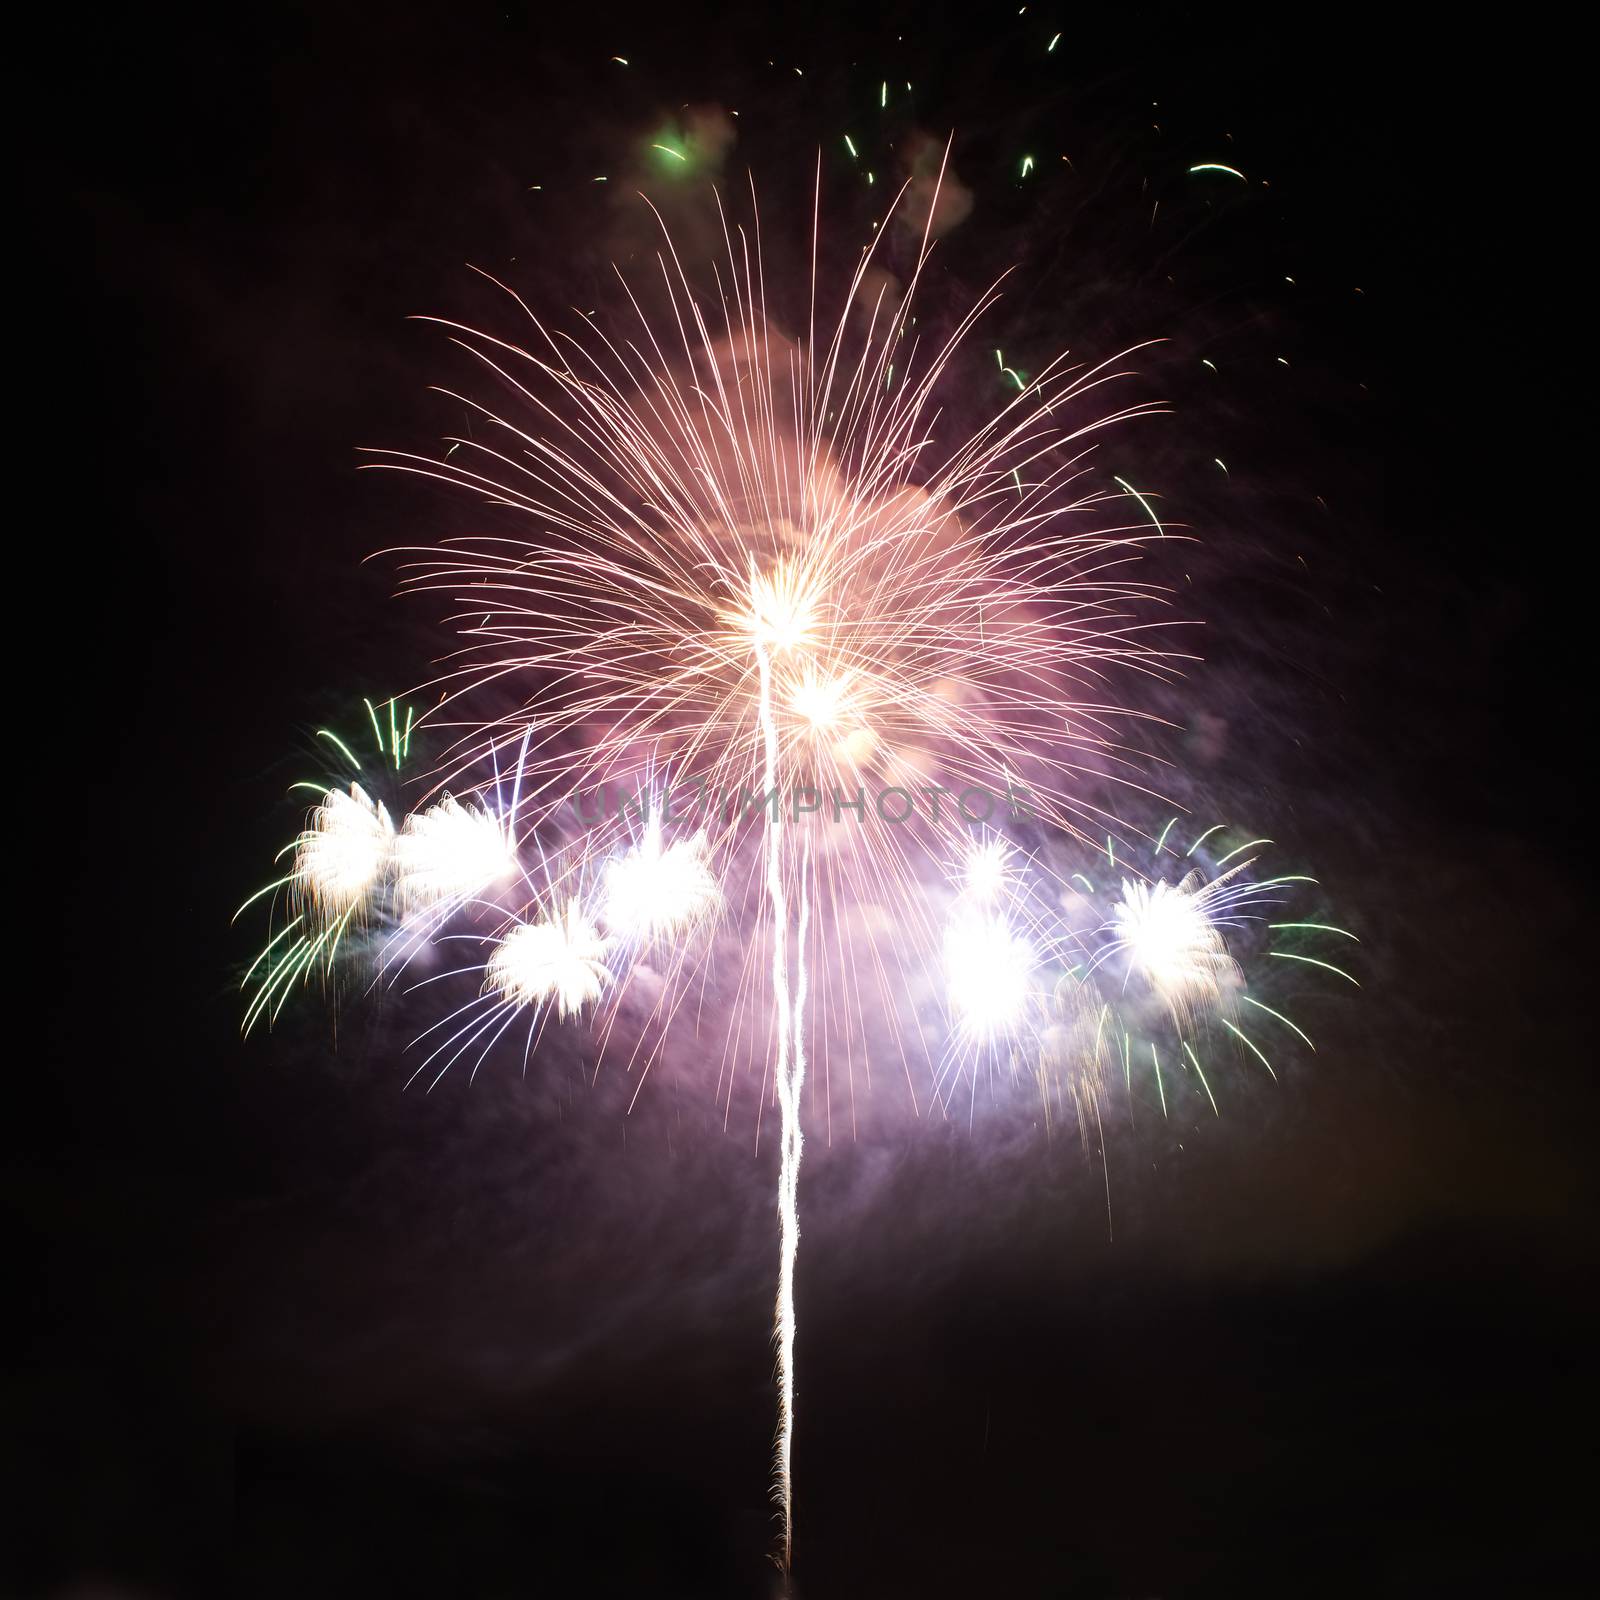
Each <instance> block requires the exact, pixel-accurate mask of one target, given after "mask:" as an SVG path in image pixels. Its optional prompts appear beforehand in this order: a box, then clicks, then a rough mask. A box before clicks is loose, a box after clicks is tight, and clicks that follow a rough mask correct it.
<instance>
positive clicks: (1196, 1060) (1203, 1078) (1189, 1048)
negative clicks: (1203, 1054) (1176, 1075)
mask: <svg viewBox="0 0 1600 1600" xmlns="http://www.w3.org/2000/svg"><path fill="white" fill-rule="evenodd" d="M1183 1048H1184V1049H1185V1050H1186V1051H1188V1054H1189V1059H1190V1060H1191V1061H1192V1062H1194V1070H1195V1071H1196V1072H1197V1073H1199V1076H1200V1087H1201V1088H1202V1089H1204V1090H1205V1092H1206V1099H1207V1100H1209V1101H1210V1102H1211V1109H1212V1110H1213V1111H1216V1113H1217V1115H1218V1116H1219V1117H1220V1116H1221V1115H1222V1113H1221V1112H1220V1111H1218V1110H1217V1097H1216V1096H1215V1095H1214V1094H1212V1092H1211V1085H1210V1084H1209V1083H1207V1082H1206V1075H1205V1073H1204V1072H1203V1071H1201V1068H1200V1058H1199V1056H1197V1055H1196V1054H1195V1053H1194V1049H1193V1047H1192V1046H1191V1045H1190V1043H1189V1041H1188V1040H1187V1039H1185V1040H1184V1041H1183Z"/></svg>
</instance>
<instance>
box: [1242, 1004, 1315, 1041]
mask: <svg viewBox="0 0 1600 1600" xmlns="http://www.w3.org/2000/svg"><path fill="white" fill-rule="evenodd" d="M1239 998H1240V999H1241V1000H1243V1001H1244V1003H1245V1004H1246V1005H1247V1006H1254V1007H1255V1008H1256V1010H1257V1011H1265V1012H1266V1014H1267V1015H1268V1016H1269V1017H1276V1018H1277V1019H1278V1021H1279V1022H1281V1023H1282V1024H1283V1025H1284V1027H1286V1028H1288V1029H1289V1030H1290V1031H1291V1032H1292V1033H1298V1034H1299V1035H1300V1037H1301V1038H1302V1039H1304V1040H1305V1042H1306V1044H1307V1045H1308V1046H1310V1048H1311V1049H1312V1050H1315V1049H1316V1048H1317V1047H1316V1046H1315V1045H1314V1044H1312V1043H1311V1040H1310V1038H1309V1037H1308V1036H1307V1035H1306V1034H1305V1033H1303V1032H1302V1031H1301V1030H1300V1029H1299V1028H1298V1027H1296V1026H1295V1024H1294V1023H1292V1022H1291V1021H1290V1020H1289V1019H1288V1018H1287V1017H1286V1016H1284V1014H1283V1013H1282V1012H1281V1011H1274V1010H1273V1009H1272V1007H1271V1006H1264V1005H1262V1003H1261V1002H1260V1001H1259V1000H1252V999H1251V998H1250V996H1249V995H1247V994H1242V995H1240V996H1239Z"/></svg>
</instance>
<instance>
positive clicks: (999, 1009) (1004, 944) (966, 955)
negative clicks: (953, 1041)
mask: <svg viewBox="0 0 1600 1600" xmlns="http://www.w3.org/2000/svg"><path fill="white" fill-rule="evenodd" d="M944 961H945V979H946V983H947V985H948V993H949V997H950V1009H951V1011H952V1012H954V1014H955V1017H956V1020H957V1022H958V1023H959V1025H960V1027H961V1030H962V1032H963V1033H965V1034H966V1035H967V1036H968V1037H969V1038H971V1039H974V1040H988V1039H994V1038H998V1037H1002V1036H1004V1035H1006V1034H1008V1033H1010V1032H1012V1031H1014V1030H1015V1028H1016V1027H1017V1024H1018V1023H1019V1022H1021V1020H1022V1018H1023V1016H1024V1015H1025V1013H1026V1011H1027V1006H1028V997H1029V993H1030V990H1031V987H1032V979H1033V970H1034V967H1035V966H1036V965H1037V961H1038V958H1037V955H1036V953H1035V951H1034V948H1033V945H1032V944H1031V943H1030V942H1029V941H1028V940H1027V939H1025V938H1024V937H1022V935H1020V934H1019V933H1017V932H1016V931H1015V929H1013V928H1012V926H1011V924H1010V922H1009V921H1008V920H1007V919H1006V918H1005V917H1004V916H1002V915H999V914H997V913H995V912H990V911H977V912H969V913H968V914H966V915H964V916H960V917H958V918H957V919H956V920H955V921H954V922H952V923H951V925H950V926H949V928H947V929H946V930H945V938H944Z"/></svg>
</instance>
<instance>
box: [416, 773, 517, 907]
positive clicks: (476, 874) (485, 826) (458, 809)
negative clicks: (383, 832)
mask: <svg viewBox="0 0 1600 1600" xmlns="http://www.w3.org/2000/svg"><path fill="white" fill-rule="evenodd" d="M395 860H396V864H397V867H398V872H399V882H398V885H397V893H398V897H399V903H400V907H401V909H402V910H407V911H409V910H414V909H416V908H418V907H421V906H430V905H439V904H442V903H445V902H449V901H464V900H469V899H471V898H472V897H473V896H474V895H477V894H481V893H482V892H483V891H484V890H485V889H487V888H490V887H492V886H493V885H494V884H497V883H503V882H504V881H505V880H506V879H507V878H509V877H510V876H511V875H512V874H513V873H514V872H515V871H516V869H517V858H516V853H515V851H514V850H513V848H512V844H511V839H510V836H509V834H508V832H507V830H506V828H505V826H504V824H503V823H502V822H501V820H500V818H499V817H496V816H493V815H491V814H490V813H489V812H487V811H480V810H478V809H476V808H475V807H469V806H463V805H460V804H458V803H457V801H456V800H455V799H454V798H453V797H452V796H450V795H446V796H445V797H444V799H443V800H441V801H440V802H439V804H438V805H435V806H429V807H428V809H427V810H426V811H422V812H419V813H417V814H415V815H413V816H409V817H407V818H406V822H405V827H404V829H403V830H402V831H401V834H400V837H399V838H398V839H397V840H396V841H395Z"/></svg>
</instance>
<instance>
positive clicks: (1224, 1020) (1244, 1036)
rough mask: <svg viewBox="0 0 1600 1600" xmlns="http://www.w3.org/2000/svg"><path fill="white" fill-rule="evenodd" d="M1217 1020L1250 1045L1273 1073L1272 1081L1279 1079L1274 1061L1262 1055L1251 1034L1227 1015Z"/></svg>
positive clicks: (1257, 1058)
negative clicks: (1231, 1020) (1237, 1025)
mask: <svg viewBox="0 0 1600 1600" xmlns="http://www.w3.org/2000/svg"><path fill="white" fill-rule="evenodd" d="M1217 1020H1218V1021H1219V1022H1220V1023H1221V1024H1222V1026H1223V1027H1224V1028H1226V1029H1227V1030H1228V1032H1229V1033H1231V1034H1233V1035H1235V1036H1236V1037H1237V1038H1240V1039H1243V1040H1244V1042H1245V1043H1246V1044H1247V1045H1249V1046H1250V1049H1251V1051H1252V1052H1253V1053H1254V1055H1255V1058H1256V1060H1258V1061H1259V1062H1260V1063H1261V1065H1262V1066H1264V1067H1265V1068H1266V1069H1267V1071H1268V1072H1271V1073H1272V1081H1273V1082H1274V1083H1276V1082H1277V1081H1278V1074H1277V1073H1276V1072H1272V1063H1271V1062H1270V1061H1268V1060H1267V1058H1266V1057H1265V1056H1264V1055H1262V1053H1261V1052H1260V1051H1259V1050H1257V1049H1256V1046H1255V1042H1254V1041H1253V1040H1252V1039H1251V1038H1250V1037H1249V1035H1248V1034H1245V1033H1241V1032H1240V1031H1239V1029H1238V1028H1236V1027H1234V1025H1233V1024H1232V1023H1231V1022H1229V1021H1228V1019H1227V1018H1226V1017H1219V1018H1218V1019H1217Z"/></svg>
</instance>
